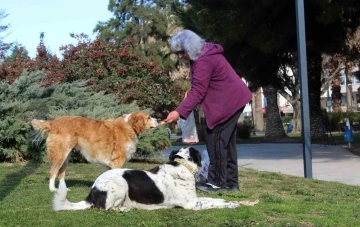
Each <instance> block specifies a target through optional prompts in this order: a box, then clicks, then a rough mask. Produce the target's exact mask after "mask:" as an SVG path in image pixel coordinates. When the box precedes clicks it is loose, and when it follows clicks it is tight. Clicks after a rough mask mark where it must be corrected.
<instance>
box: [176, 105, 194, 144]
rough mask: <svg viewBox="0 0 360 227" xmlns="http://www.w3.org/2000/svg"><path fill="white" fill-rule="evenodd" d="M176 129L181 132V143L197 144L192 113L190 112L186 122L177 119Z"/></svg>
mask: <svg viewBox="0 0 360 227" xmlns="http://www.w3.org/2000/svg"><path fill="white" fill-rule="evenodd" d="M178 127H179V128H180V129H181V132H182V142H183V143H188V144H194V143H198V142H199V137H198V134H197V130H196V124H195V117H194V112H193V111H192V112H191V113H190V115H189V117H188V118H187V119H186V120H183V119H179V120H178Z"/></svg>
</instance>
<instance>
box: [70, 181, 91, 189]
mask: <svg viewBox="0 0 360 227" xmlns="http://www.w3.org/2000/svg"><path fill="white" fill-rule="evenodd" d="M65 181H66V186H67V187H68V188H71V187H74V186H87V187H91V186H92V185H93V184H94V181H89V180H72V179H69V180H67V179H65Z"/></svg>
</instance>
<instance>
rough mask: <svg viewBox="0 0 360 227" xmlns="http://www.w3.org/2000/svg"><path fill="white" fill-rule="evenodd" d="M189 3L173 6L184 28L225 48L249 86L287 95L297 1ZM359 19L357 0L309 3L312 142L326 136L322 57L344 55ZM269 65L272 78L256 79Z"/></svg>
mask: <svg viewBox="0 0 360 227" xmlns="http://www.w3.org/2000/svg"><path fill="white" fill-rule="evenodd" d="M185 2H186V3H188V5H186V7H185V8H184V7H183V5H179V4H174V6H175V10H176V12H177V14H178V15H179V16H180V18H181V19H182V21H183V23H184V25H185V27H188V28H190V29H193V30H195V31H197V32H200V34H202V35H203V36H204V37H209V38H210V39H213V40H215V41H218V42H220V43H222V44H223V45H225V47H227V48H225V49H226V50H228V52H227V53H226V55H227V56H228V59H230V61H231V63H232V64H233V65H234V67H235V68H236V69H237V70H238V72H243V75H244V76H245V77H246V79H247V80H249V81H250V82H252V83H255V84H261V85H262V86H264V85H266V84H267V83H270V84H272V85H273V86H274V87H275V88H277V89H278V90H279V89H282V90H283V91H284V92H286V91H285V87H286V86H285V85H284V84H282V80H281V79H279V73H278V71H279V68H280V66H281V64H282V63H283V60H284V59H285V60H286V59H287V58H284V55H287V53H291V56H296V51H297V43H296V18H295V3H294V2H293V1H285V0H280V1H266V0H264V1H220V0H210V1H195V0H188V1H185ZM359 14H360V2H359V1H356V0H345V1H328V0H315V1H310V0H308V1H305V19H306V38H307V57H308V59H307V60H308V62H307V63H308V64H307V65H308V81H309V101H310V103H309V106H310V116H311V119H310V121H311V135H312V137H313V138H316V137H321V136H322V127H321V125H322V121H321V120H322V112H321V106H320V92H321V91H320V90H321V61H322V58H321V54H323V53H327V54H329V53H339V52H341V50H342V49H343V48H344V47H345V42H346V37H347V36H348V35H349V34H352V33H353V32H354V29H355V28H357V26H358V25H359V18H360V17H359ZM269 57H270V58H269ZM267 63H271V64H267ZM264 66H265V67H270V68H271V70H269V69H267V71H268V73H262V74H259V73H256V74H254V72H255V71H256V70H257V69H259V68H260V67H264ZM274 66H276V67H274ZM269 77H270V78H271V81H270V82H269ZM279 85H280V86H279ZM295 100H296V99H295Z"/></svg>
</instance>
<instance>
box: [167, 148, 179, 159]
mask: <svg viewBox="0 0 360 227" xmlns="http://www.w3.org/2000/svg"><path fill="white" fill-rule="evenodd" d="M178 152H179V151H178V150H174V151H172V152H171V153H170V155H169V160H170V161H174V160H175V156H176V154H177V153H178Z"/></svg>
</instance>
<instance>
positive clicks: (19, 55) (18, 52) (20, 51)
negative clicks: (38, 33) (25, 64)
mask: <svg viewBox="0 0 360 227" xmlns="http://www.w3.org/2000/svg"><path fill="white" fill-rule="evenodd" d="M28 58H30V57H29V52H28V51H27V50H26V48H25V47H23V46H22V45H21V44H19V43H15V44H14V45H13V47H12V48H10V54H9V55H8V56H6V57H5V59H4V61H5V62H8V61H10V62H14V61H16V59H21V60H22V61H24V60H26V59H28Z"/></svg>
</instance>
